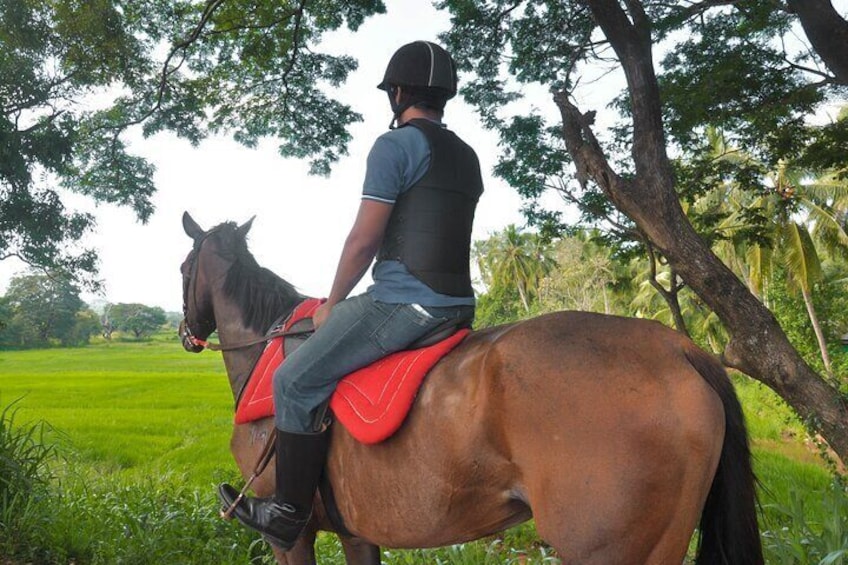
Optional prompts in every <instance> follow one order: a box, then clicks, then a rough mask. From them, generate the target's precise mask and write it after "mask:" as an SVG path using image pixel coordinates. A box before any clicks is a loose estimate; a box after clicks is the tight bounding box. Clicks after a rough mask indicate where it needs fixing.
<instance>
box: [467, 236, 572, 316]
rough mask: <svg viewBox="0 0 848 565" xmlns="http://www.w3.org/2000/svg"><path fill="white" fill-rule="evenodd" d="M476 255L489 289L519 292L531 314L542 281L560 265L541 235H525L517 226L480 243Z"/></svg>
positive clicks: (523, 304)
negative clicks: (512, 289) (509, 289)
mask: <svg viewBox="0 0 848 565" xmlns="http://www.w3.org/2000/svg"><path fill="white" fill-rule="evenodd" d="M474 252H475V255H476V256H477V264H478V266H479V268H480V273H481V275H482V277H483V282H484V283H485V284H486V286H487V287H488V288H489V289H492V288H494V287H498V286H500V287H502V288H515V289H517V290H518V295H519V298H520V300H521V305H522V307H523V308H524V310H525V311H526V312H530V303H531V301H532V299H533V298H534V297H535V296H537V295H538V292H539V283H540V282H541V280H542V278H543V277H544V276H545V275H546V274H547V273H548V272H550V270H551V269H552V268H553V267H554V265H555V264H556V263H555V262H554V260H553V258H552V257H551V252H550V249H549V246H548V245H547V244H546V243H545V242H544V241H543V240H542V238H541V237H539V235H538V234H535V233H530V232H522V231H520V230H519V229H518V228H516V226H515V225H514V224H510V225H508V226H507V227H506V228H504V230H503V231H502V232H498V233H495V234H493V235H492V236H491V237H490V238H489V239H487V240H485V241H478V242H476V243H475V246H474Z"/></svg>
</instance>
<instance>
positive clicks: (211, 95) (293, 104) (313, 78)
mask: <svg viewBox="0 0 848 565" xmlns="http://www.w3.org/2000/svg"><path fill="white" fill-rule="evenodd" d="M384 11H385V7H384V5H383V2H382V1H380V0H354V1H350V2H343V3H338V2H330V1H328V0H317V1H312V2H304V1H298V0H289V1H284V2H264V3H259V4H257V3H255V2H248V1H246V0H238V1H228V2H222V1H220V0H213V1H209V2H196V1H194V0H178V1H171V0H154V1H152V2H144V3H138V2H129V3H128V2H119V1H117V0H95V1H91V2H79V1H78V0H55V1H53V0H51V1H48V0H26V1H21V0H0V53H2V54H3V55H2V57H0V77H2V78H0V109H2V110H0V260H2V259H4V258H7V257H10V256H16V257H18V258H20V259H21V260H23V261H24V262H26V263H28V264H30V265H32V266H38V267H41V268H45V269H52V270H57V269H61V270H64V271H66V272H68V273H71V274H74V275H77V276H81V277H82V278H83V279H86V280H87V282H89V283H91V284H93V280H92V279H91V277H90V275H91V274H92V273H94V272H95V270H96V254H95V253H94V252H93V251H92V250H87V249H82V248H80V247H79V245H78V243H77V242H78V241H80V240H81V239H82V237H83V236H84V235H85V234H86V233H87V232H88V231H90V230H91V229H93V224H94V219H93V217H92V216H91V215H89V214H85V213H78V212H73V211H70V210H68V209H67V208H66V207H65V206H64V204H63V199H62V196H61V194H60V192H59V191H58V187H59V186H61V187H62V188H64V189H67V190H69V191H72V192H76V193H79V194H82V195H85V196H87V197H90V198H91V199H93V200H94V201H96V202H109V203H114V204H118V205H122V206H128V207H130V208H132V209H133V211H134V212H135V213H136V215H137V217H138V218H139V219H140V220H141V221H146V220H147V219H148V218H149V217H150V215H151V213H152V212H153V204H152V201H151V197H152V195H153V193H154V191H155V187H154V185H153V180H152V179H153V172H154V171H153V167H152V165H151V164H150V163H149V162H148V161H147V160H145V159H143V158H141V157H139V156H137V155H133V154H131V153H130V152H129V150H128V147H127V143H126V141H125V139H124V138H125V134H126V132H127V131H128V130H129V129H131V128H133V127H136V126H141V128H142V131H143V133H144V135H147V136H149V135H153V134H155V133H156V132H159V131H164V130H170V131H173V132H175V133H176V134H177V135H179V136H182V137H184V138H186V139H188V140H189V141H191V142H192V143H197V142H199V141H200V140H201V139H203V138H204V137H205V136H207V135H209V134H210V133H227V134H231V135H232V136H233V138H234V139H235V140H237V141H239V142H240V143H243V144H245V145H248V146H254V145H256V144H257V143H258V141H259V140H260V139H262V138H266V137H271V138H276V139H278V140H279V141H280V146H279V151H280V153H281V154H282V155H283V156H293V157H298V158H307V159H310V161H311V165H312V171H313V172H315V173H322V174H326V173H327V172H328V171H329V167H330V165H331V164H332V163H334V162H335V161H336V160H337V159H338V158H339V157H340V156H341V155H344V154H345V153H346V146H347V143H348V141H349V140H350V134H349V132H348V129H347V128H348V126H350V124H352V123H354V122H356V121H358V120H359V119H360V116H359V115H358V114H357V113H356V112H354V111H353V110H352V109H351V107H350V106H349V104H348V103H347V101H346V100H345V99H343V98H341V95H339V98H341V99H336V98H331V97H329V96H328V95H327V94H325V92H324V91H325V90H330V89H333V88H335V87H338V86H339V85H341V84H342V83H343V82H344V80H345V79H346V78H347V76H348V74H349V73H350V72H351V71H352V70H354V69H355V68H356V61H355V59H353V58H352V57H350V56H349V55H341V56H333V55H328V54H326V53H322V52H321V51H320V50H319V49H318V47H317V46H318V44H319V42H320V39H321V37H322V36H323V35H324V34H325V33H327V32H329V31H333V30H336V29H339V28H341V27H342V26H346V27H348V28H349V29H351V30H355V29H357V28H358V27H359V26H360V25H361V24H362V22H363V21H364V19H365V18H366V17H368V16H371V15H373V14H377V13H382V12H384ZM163 47H167V50H165V51H163ZM163 53H166V54H164V55H163Z"/></svg>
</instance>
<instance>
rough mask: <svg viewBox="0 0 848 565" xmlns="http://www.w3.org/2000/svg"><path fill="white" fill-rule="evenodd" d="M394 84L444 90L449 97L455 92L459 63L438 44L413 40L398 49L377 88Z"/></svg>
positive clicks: (383, 88)
mask: <svg viewBox="0 0 848 565" xmlns="http://www.w3.org/2000/svg"><path fill="white" fill-rule="evenodd" d="M392 86H411V87H416V88H431V89H435V90H441V91H442V92H443V94H445V95H446V99H450V98H453V97H454V96H455V95H456V65H455V64H454V62H453V59H452V58H451V56H450V54H449V53H448V52H447V51H445V50H444V49H443V48H442V47H440V46H439V45H436V44H435V43H430V42H429V41H413V42H412V43H407V44H406V45H404V46H403V47H401V48H400V49H398V50H397V51H395V54H394V55H392V58H391V60H390V61H389V66H388V67H386V74H385V76H383V82H381V83H380V84H378V85H377V88H379V89H381V90H385V91H388V90H389V89H390V88H391V87H392Z"/></svg>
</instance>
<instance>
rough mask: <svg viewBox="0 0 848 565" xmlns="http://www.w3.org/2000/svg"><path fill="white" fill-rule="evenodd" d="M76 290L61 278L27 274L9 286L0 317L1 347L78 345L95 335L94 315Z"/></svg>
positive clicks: (65, 279)
mask: <svg viewBox="0 0 848 565" xmlns="http://www.w3.org/2000/svg"><path fill="white" fill-rule="evenodd" d="M79 292H80V291H79V289H78V288H77V286H76V285H75V284H74V283H72V282H71V281H70V280H69V279H68V278H67V277H65V276H62V275H44V274H28V275H22V276H18V277H14V278H13V279H12V280H11V282H10V283H9V288H8V290H7V292H6V296H5V297H3V299H2V303H3V306H2V308H0V314H3V313H4V312H5V316H7V317H6V319H5V320H4V323H3V326H2V327H0V347H14V348H28V347H46V346H49V345H51V344H52V343H54V342H59V343H61V344H62V345H81V344H84V343H87V342H88V338H89V336H91V335H93V334H94V333H96V331H97V330H96V328H94V326H93V321H92V320H93V317H94V314H93V313H91V312H90V311H88V310H87V309H86V308H85V304H84V303H83V301H82V300H81V299H80V297H79Z"/></svg>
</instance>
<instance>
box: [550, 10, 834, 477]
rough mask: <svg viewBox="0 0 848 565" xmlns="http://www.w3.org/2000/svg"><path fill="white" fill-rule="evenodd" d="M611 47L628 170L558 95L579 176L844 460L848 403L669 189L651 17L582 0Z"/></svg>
mask: <svg viewBox="0 0 848 565" xmlns="http://www.w3.org/2000/svg"><path fill="white" fill-rule="evenodd" d="M583 2H584V4H586V5H587V6H588V7H589V8H590V10H591V11H592V14H593V16H594V18H595V20H596V22H597V23H598V25H599V26H600V27H601V29H602V30H603V32H604V34H605V35H606V37H607V39H608V40H609V42H610V44H611V45H612V47H613V49H614V50H615V52H616V54H617V55H618V58H619V60H620V62H621V65H622V67H623V69H624V73H625V76H626V79H627V85H628V90H629V95H630V102H631V105H632V111H633V150H632V155H633V160H634V164H635V171H636V174H635V176H633V177H630V178H624V177H621V176H619V175H618V174H617V173H616V172H615V171H614V170H613V169H612V168H611V166H610V164H609V162H608V160H607V159H606V156H605V155H604V153H603V151H602V149H601V147H600V144H599V143H598V142H597V140H596V138H595V136H594V133H593V132H592V129H591V125H592V116H593V114H591V113H587V114H582V113H581V112H580V111H579V110H578V109H577V107H576V106H574V105H573V104H572V103H571V101H570V100H569V99H568V96H567V93H565V92H560V93H557V94H556V95H555V96H554V100H555V102H556V103H557V105H558V106H559V109H560V112H561V115H562V121H563V124H562V125H563V136H564V138H565V142H566V146H567V148H568V151H569V153H570V154H571V156H572V158H573V160H574V163H575V165H576V167H577V178H578V179H580V180H581V181H582V182H585V181H586V180H588V179H592V180H593V181H594V182H595V183H597V184H598V186H599V187H600V188H601V189H602V190H604V192H605V193H606V194H607V196H608V197H609V198H610V200H611V201H612V202H613V203H614V204H615V205H616V207H617V208H618V209H619V210H621V211H623V212H624V213H626V214H627V215H628V216H629V217H630V218H632V219H633V221H634V222H636V224H637V225H638V226H639V228H640V229H641V230H642V231H643V232H644V233H645V234H646V235H647V236H648V238H649V239H650V240H651V242H652V243H653V244H654V245H655V246H656V248H657V249H659V250H660V251H661V252H662V254H663V255H664V256H665V257H666V258H667V259H668V261H669V264H670V265H671V266H672V268H673V269H674V270H675V271H676V272H677V273H678V274H679V275H680V277H681V278H682V279H683V281H684V282H686V284H687V285H689V287H690V288H692V289H693V290H694V291H695V292H696V293H697V294H698V295H699V296H700V297H701V299H702V300H704V302H705V303H706V304H707V305H708V306H709V307H710V308H712V309H713V311H715V313H716V315H717V316H718V317H719V318H720V319H721V321H722V322H723V323H724V325H725V327H726V328H727V330H728V331H729V332H730V334H731V339H730V342H729V344H728V346H727V349H726V350H725V352H724V361H725V363H727V364H728V365H729V366H731V367H734V368H737V369H739V370H741V371H742V372H744V373H746V374H748V375H750V376H752V377H754V378H755V379H757V380H760V381H762V382H763V383H765V384H766V385H767V386H769V387H770V388H772V389H774V390H775V391H776V392H777V393H778V394H779V395H780V396H781V397H783V398H784V399H785V400H786V401H787V402H788V403H789V404H790V405H791V406H792V407H793V408H794V409H795V411H796V412H797V413H798V414H799V416H800V417H801V418H802V419H804V420H805V421H808V422H812V423H815V424H816V425H817V426H818V428H819V430H820V431H821V434H822V436H824V437H825V439H826V440H827V441H828V442H829V443H830V445H831V446H832V447H833V449H834V450H835V451H836V453H837V454H838V455H839V456H840V457H841V458H842V459H843V460H848V403H846V400H845V398H843V397H842V396H841V394H840V393H839V391H838V390H836V389H835V388H833V387H831V386H830V385H828V384H827V383H826V382H825V380H824V379H822V378H821V377H820V376H819V375H818V374H816V372H815V371H813V370H812V369H811V368H810V367H809V366H808V365H807V364H806V363H805V362H804V360H803V359H802V358H801V357H800V355H798V352H797V351H796V350H795V349H794V348H793V347H792V345H791V344H790V343H789V340H788V339H787V337H786V334H785V333H784V332H783V330H782V329H781V327H780V325H779V324H778V323H777V320H776V319H775V317H774V315H773V314H772V313H771V312H770V311H769V310H768V309H767V308H766V307H765V306H763V304H762V303H761V302H760V301H759V300H757V298H756V297H755V296H754V295H753V294H751V292H750V291H748V289H747V288H746V287H745V285H744V284H742V282H741V281H740V280H739V279H738V278H737V277H736V275H734V274H733V272H732V271H731V270H730V269H729V268H727V266H726V265H724V264H723V263H722V262H721V261H720V260H719V259H718V258H717V257H716V256H715V255H714V254H713V253H712V251H711V250H710V248H709V247H708V246H707V245H706V244H705V243H704V241H703V240H702V239H701V238H700V237H699V236H698V234H697V233H696V232H695V230H694V229H693V228H692V225H691V224H690V223H689V221H688V220H687V219H686V216H685V214H684V213H683V210H682V208H681V206H680V202H679V200H678V198H677V195H676V193H675V191H674V180H673V174H672V169H671V163H670V161H669V159H668V155H667V154H666V149H665V134H664V129H663V124H662V114H661V107H660V96H659V85H658V83H657V79H656V75H655V73H654V68H653V62H652V54H651V47H652V42H651V34H650V28H651V25H650V21H649V20H648V18H647V15H646V14H645V12H644V11H643V7H642V5H641V3H639V2H638V1H637V0H625V3H626V5H627V8H628V13H625V12H624V10H623V9H622V7H621V5H620V4H619V2H618V1H617V0H583Z"/></svg>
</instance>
